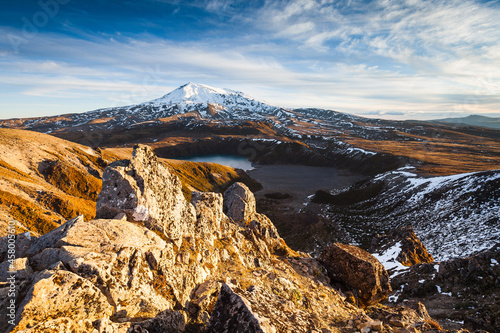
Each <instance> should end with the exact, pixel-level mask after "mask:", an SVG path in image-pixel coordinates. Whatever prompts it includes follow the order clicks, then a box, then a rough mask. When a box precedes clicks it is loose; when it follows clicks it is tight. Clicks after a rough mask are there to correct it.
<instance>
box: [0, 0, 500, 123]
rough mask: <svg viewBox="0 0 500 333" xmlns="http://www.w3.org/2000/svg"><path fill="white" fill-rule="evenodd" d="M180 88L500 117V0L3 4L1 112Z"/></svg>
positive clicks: (131, 98)
mask: <svg viewBox="0 0 500 333" xmlns="http://www.w3.org/2000/svg"><path fill="white" fill-rule="evenodd" d="M186 82H197V83H204V84H208V85H211V86H215V87H220V88H230V89H234V90H241V91H244V92H245V93H247V94H249V95H251V96H253V97H255V98H257V99H260V100H264V101H266V102H268V103H270V104H274V105H279V106H283V107H290V108H293V107H321V108H328V109H333V110H338V111H344V112H349V113H355V114H360V115H367V116H373V117H382V118H391V119H430V118H443V117H450V116H464V115H469V114H484V115H491V116H500V3H499V2H498V1H473V0H441V1H438V0H427V1H423V0H400V1H391V0H374V1H358V0H340V1H330V0H295V1H279V0H261V1H226V0H199V1H177V0H142V1H137V0H136V1H126V0H125V1H111V0H107V1H106V0H85V1H80V0H40V1H35V0H30V1H28V0H16V1H5V2H4V3H3V4H2V11H1V12H0V118H14V117H29V116H42V115H55V114H61V113H73V112H84V111H89V110H93V109H97V108H103V107H110V106H119V105H129V104H135V103H140V102H144V101H148V100H151V99H154V98H157V97H160V96H162V95H164V94H166V93H168V92H169V91H171V90H173V89H175V88H176V87H178V86H180V85H182V84H184V83H186Z"/></svg>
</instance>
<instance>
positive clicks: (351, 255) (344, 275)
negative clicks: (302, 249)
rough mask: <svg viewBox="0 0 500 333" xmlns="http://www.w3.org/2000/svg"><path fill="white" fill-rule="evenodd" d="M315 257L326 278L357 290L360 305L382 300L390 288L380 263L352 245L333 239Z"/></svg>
mask: <svg viewBox="0 0 500 333" xmlns="http://www.w3.org/2000/svg"><path fill="white" fill-rule="evenodd" d="M318 259H319V260H320V261H321V262H322V263H323V265H324V266H325V267H326V269H327V271H328V274H329V276H330V278H331V279H332V280H333V281H336V282H340V283H341V284H343V285H345V286H346V287H348V288H351V289H353V290H354V292H357V293H358V297H359V300H360V303H361V304H362V305H364V306H369V305H373V304H375V303H378V302H380V301H383V300H384V299H386V298H387V296H388V295H389V294H390V292H391V291H392V289H391V285H390V283H389V275H388V274H387V271H386V270H385V268H384V266H382V264H381V263H380V262H379V261H378V260H377V258H375V257H374V256H372V255H371V254H370V253H368V252H366V251H364V250H362V249H360V248H358V247H356V246H353V245H343V244H340V243H335V244H332V245H331V246H329V247H328V248H327V249H326V250H324V251H323V252H322V253H321V255H320V256H319V257H318Z"/></svg>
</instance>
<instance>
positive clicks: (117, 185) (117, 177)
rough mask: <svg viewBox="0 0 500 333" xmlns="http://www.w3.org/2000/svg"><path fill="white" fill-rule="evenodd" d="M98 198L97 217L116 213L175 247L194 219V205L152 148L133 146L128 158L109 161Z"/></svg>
mask: <svg viewBox="0 0 500 333" xmlns="http://www.w3.org/2000/svg"><path fill="white" fill-rule="evenodd" d="M102 179H103V183H102V191H101V193H100V194H99V198H98V199H97V211H96V217H97V218H107V219H111V218H113V217H115V216H116V215H117V214H119V213H125V214H127V218H128V219H129V220H130V221H136V222H141V223H144V225H145V226H146V227H147V228H149V229H151V230H156V231H159V232H161V233H163V234H164V235H165V236H166V237H167V238H168V239H170V240H172V241H174V242H175V243H176V244H177V245H178V246H180V243H182V237H183V236H185V235H187V234H188V233H189V232H191V229H192V226H193V225H194V223H195V221H196V215H195V210H194V207H193V206H192V205H191V204H190V203H188V202H187V201H186V200H185V198H184V195H183V194H182V184H181V182H180V180H179V178H178V177H177V176H176V175H174V174H172V173H171V172H170V171H169V169H168V168H167V167H165V166H164V165H163V164H161V163H159V162H158V158H157V157H156V156H155V154H154V153H153V150H152V149H151V148H150V147H148V146H144V145H138V146H136V147H135V148H134V151H133V154H132V158H131V159H130V161H128V160H124V161H119V162H115V163H112V164H111V165H109V166H108V167H106V169H105V170H104V174H103V176H102Z"/></svg>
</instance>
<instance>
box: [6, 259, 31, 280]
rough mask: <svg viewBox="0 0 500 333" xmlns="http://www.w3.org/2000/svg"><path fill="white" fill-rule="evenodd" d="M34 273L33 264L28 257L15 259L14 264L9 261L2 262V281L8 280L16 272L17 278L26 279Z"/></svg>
mask: <svg viewBox="0 0 500 333" xmlns="http://www.w3.org/2000/svg"><path fill="white" fill-rule="evenodd" d="M31 273H33V270H32V269H31V266H30V265H29V263H28V258H17V259H14V261H13V263H12V265H11V264H10V262H8V261H4V262H2V263H1V264H0V282H5V281H7V278H9V277H10V276H11V275H12V274H15V277H16V279H25V278H27V277H28V276H30V275H31Z"/></svg>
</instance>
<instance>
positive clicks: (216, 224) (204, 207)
mask: <svg viewBox="0 0 500 333" xmlns="http://www.w3.org/2000/svg"><path fill="white" fill-rule="evenodd" d="M191 203H192V204H193V206H194V208H195V210H196V225H195V228H194V232H195V234H196V236H198V237H202V238H204V239H206V240H208V241H209V242H211V243H212V245H213V240H214V239H215V238H219V237H220V228H221V223H222V221H224V220H225V219H227V217H226V216H225V215H224V212H223V198H222V194H220V193H211V192H196V191H193V192H192V193H191Z"/></svg>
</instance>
